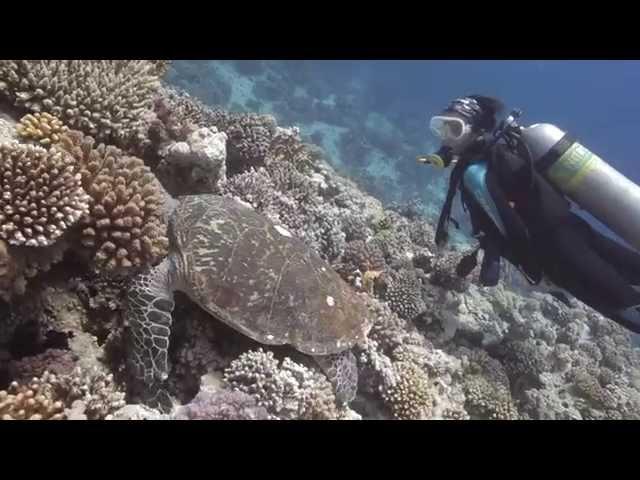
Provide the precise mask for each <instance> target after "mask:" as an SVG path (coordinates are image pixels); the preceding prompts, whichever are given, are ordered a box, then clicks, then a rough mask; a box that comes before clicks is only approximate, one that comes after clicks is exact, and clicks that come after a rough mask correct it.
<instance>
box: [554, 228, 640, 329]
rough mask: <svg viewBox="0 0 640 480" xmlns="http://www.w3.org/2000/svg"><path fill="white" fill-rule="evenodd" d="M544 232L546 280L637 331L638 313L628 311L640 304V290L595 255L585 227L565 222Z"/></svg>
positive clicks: (639, 317)
mask: <svg viewBox="0 0 640 480" xmlns="http://www.w3.org/2000/svg"><path fill="white" fill-rule="evenodd" d="M548 235H549V236H548V237H547V238H546V239H545V241H544V244H545V246H546V248H545V250H546V253H547V255H545V263H546V264H547V265H546V268H545V270H546V271H547V272H548V273H549V277H550V279H551V280H552V281H553V282H555V283H556V284H557V285H558V286H561V287H563V288H565V289H566V290H568V291H569V292H571V294H573V295H575V296H576V298H578V299H579V300H581V301H582V302H584V303H585V304H587V305H589V306H590V307H592V308H594V309H595V310H598V311H599V312H600V313H602V314H603V315H606V316H608V317H609V318H611V319H612V320H614V321H616V322H618V323H620V324H622V325H623V326H625V327H626V328H629V329H631V330H633V331H636V332H637V331H640V316H639V315H638V314H636V313H634V311H633V310H629V308H630V307H634V306H636V305H640V293H639V292H637V291H636V290H634V289H633V288H632V287H631V286H630V285H629V283H628V282H627V280H626V279H625V278H624V277H623V276H622V275H621V274H620V273H619V272H618V270H617V269H616V268H614V266H612V265H611V264H610V263H609V262H608V261H606V260H605V259H603V258H602V257H601V256H600V255H598V253H597V252H596V250H594V249H593V248H592V246H591V245H590V243H589V238H588V235H586V232H585V230H583V229H582V228H578V227H576V225H575V224H567V225H564V226H561V227H559V228H557V229H555V230H554V231H553V232H550V233H549V234H548Z"/></svg>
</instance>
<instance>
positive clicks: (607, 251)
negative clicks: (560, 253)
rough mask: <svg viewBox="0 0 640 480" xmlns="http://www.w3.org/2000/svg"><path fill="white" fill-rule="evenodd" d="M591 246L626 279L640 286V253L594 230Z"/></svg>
mask: <svg viewBox="0 0 640 480" xmlns="http://www.w3.org/2000/svg"><path fill="white" fill-rule="evenodd" d="M591 233H592V234H591V241H590V243H591V245H592V246H593V248H594V249H595V250H596V251H597V252H598V254H600V256H601V257H602V258H606V259H607V261H608V262H609V263H611V264H612V265H613V266H614V267H615V268H616V269H617V270H618V272H619V273H620V274H621V275H622V276H623V277H625V279H626V280H627V281H628V282H630V283H632V284H633V285H640V253H638V252H636V251H635V250H633V249H631V248H628V247H626V246H625V245H623V244H621V243H619V242H617V241H615V240H613V239H611V238H609V237H607V236H606V235H604V234H602V233H600V232H598V231H595V230H593V229H592V232H591Z"/></svg>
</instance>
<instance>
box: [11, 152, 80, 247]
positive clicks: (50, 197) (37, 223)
mask: <svg viewBox="0 0 640 480" xmlns="http://www.w3.org/2000/svg"><path fill="white" fill-rule="evenodd" d="M0 177H1V178H2V180H1V181H2V188H1V190H2V195H1V196H0V239H4V240H6V241H7V243H9V244H10V245H24V246H27V247H44V246H49V245H52V244H53V243H55V242H56V241H57V240H58V239H59V238H60V237H61V236H62V235H63V234H64V233H65V231H66V230H67V229H68V228H69V227H71V226H72V225H74V224H75V223H76V222H77V221H78V220H79V219H80V217H81V216H83V215H85V214H86V213H87V212H88V211H89V203H90V198H89V196H88V195H87V194H86V193H85V191H84V190H83V188H82V182H81V176H80V173H79V171H78V168H77V164H76V162H75V160H74V158H73V157H72V156H71V155H69V154H67V153H65V152H60V151H47V150H45V149H43V148H41V147H37V146H33V145H25V144H18V143H11V144H2V145H0Z"/></svg>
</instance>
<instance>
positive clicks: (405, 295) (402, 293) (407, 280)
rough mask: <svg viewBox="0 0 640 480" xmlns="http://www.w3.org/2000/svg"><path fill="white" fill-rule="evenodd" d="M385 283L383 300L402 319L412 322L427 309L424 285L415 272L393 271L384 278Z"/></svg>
mask: <svg viewBox="0 0 640 480" xmlns="http://www.w3.org/2000/svg"><path fill="white" fill-rule="evenodd" d="M384 283H385V284H386V285H385V289H384V294H383V298H384V299H385V301H386V302H387V303H388V304H389V307H391V310H393V311H394V312H395V313H397V314H398V315H399V316H400V317H402V318H405V319H407V320H411V319H414V318H415V317H417V316H418V315H420V314H421V313H423V312H424V311H425V310H426V309H427V307H426V305H425V303H424V301H423V300H422V283H421V282H420V280H419V279H418V277H417V276H416V273H415V272H414V271H413V270H410V269H401V270H399V271H393V272H391V273H390V274H389V275H385V276H384Z"/></svg>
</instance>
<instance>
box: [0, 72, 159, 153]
mask: <svg viewBox="0 0 640 480" xmlns="http://www.w3.org/2000/svg"><path fill="white" fill-rule="evenodd" d="M165 67H166V64H164V63H162V61H157V60H156V61H149V60H2V61H0V94H2V95H4V96H5V97H7V98H8V99H9V100H10V101H12V102H13V103H14V104H15V105H16V106H19V107H23V108H26V109H27V110H30V111H31V112H48V113H51V114H53V115H55V116H57V117H59V118H60V119H61V120H62V121H63V122H64V123H65V124H67V125H69V126H70V127H71V128H76V129H79V130H81V131H83V132H84V133H86V134H88V135H91V136H93V137H95V138H97V139H99V140H100V141H104V142H113V143H116V144H118V145H120V146H122V147H126V146H129V145H130V144H140V143H143V142H144V141H145V139H146V130H147V126H148V125H147V122H148V120H147V114H148V113H149V112H150V111H151V106H152V104H153V99H154V95H155V94H156V93H157V90H158V88H159V86H160V75H162V74H163V73H164V71H165V70H166V68H165Z"/></svg>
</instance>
